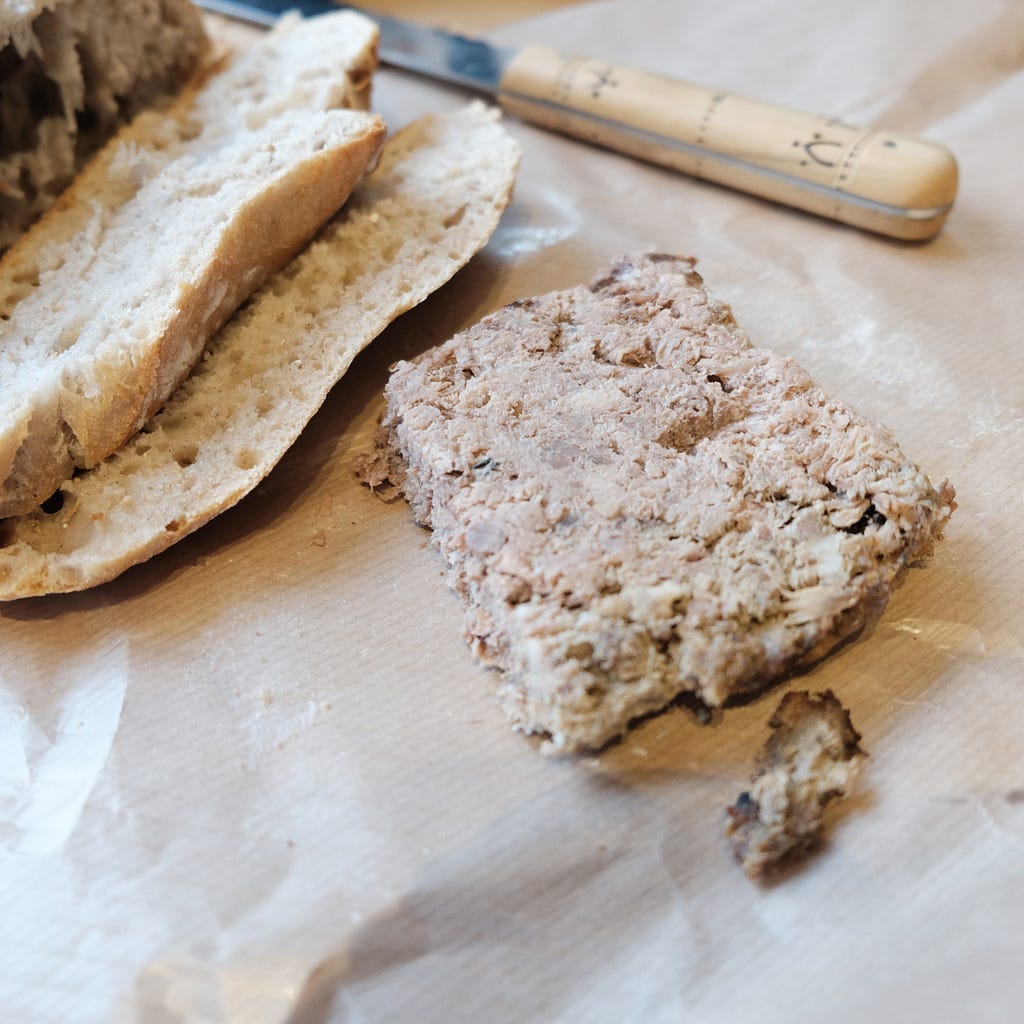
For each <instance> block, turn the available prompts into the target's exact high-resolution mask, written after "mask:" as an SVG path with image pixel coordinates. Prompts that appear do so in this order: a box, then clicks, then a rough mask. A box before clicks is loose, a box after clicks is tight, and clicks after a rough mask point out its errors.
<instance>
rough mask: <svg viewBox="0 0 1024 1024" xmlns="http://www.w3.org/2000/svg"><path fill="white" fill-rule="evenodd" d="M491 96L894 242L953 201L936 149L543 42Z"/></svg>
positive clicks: (941, 214)
mask: <svg viewBox="0 0 1024 1024" xmlns="http://www.w3.org/2000/svg"><path fill="white" fill-rule="evenodd" d="M499 96H500V100H501V104H502V106H503V107H504V108H505V109H506V110H507V111H508V112H509V113H510V114H513V115H514V116H516V117H520V118H522V119H523V120H526V121H531V122H533V123H535V124H538V125H541V126H543V127H545V128H550V129H553V130H555V131H559V132H562V133H563V134H566V135H571V136H573V137H575V138H581V139H585V140H587V141H589V142H594V143H596V144H598V145H601V146H605V147H608V148H610V149H615V150H618V151H620V152H624V153H628V154H629V155H631V156H636V157H640V158H641V159H644V160H648V161H650V162H652V163H656V164H661V165H663V166H666V167H670V168H672V169H674V170H677V171H683V172H685V173H687V174H691V175H694V176H695V177H698V178H704V179H706V180H708V181H713V182H716V183H718V184H721V185H727V186H730V187H732V188H736V189H739V190H741V191H744V192H748V193H751V194H752V195H756V196H760V197H762V198H765V199H770V200H772V201H774V202H778V203H784V204H786V205H788V206H793V207H796V208H797V209H801V210H806V211H808V212H810V213H814V214H818V215H820V216H823V217H829V218H831V219H833V220H837V221H841V222H843V223H846V224H851V225H854V226H856V227H859V228H865V229H867V230H869V231H875V232H879V233H881V234H884V235H889V236H891V237H894V238H901V239H926V238H931V237H932V236H933V235H935V234H936V233H937V232H938V231H939V229H940V228H941V227H942V224H943V223H944V222H945V219H946V216H947V215H948V213H949V211H950V209H951V208H952V205H953V202H954V199H955V198H956V190H957V165H956V161H955V159H954V158H953V155H952V154H951V153H950V152H949V151H948V150H947V149H945V148H944V147H943V146H939V145H936V144H934V143H930V142H925V141H923V140H921V139H916V138H912V137H910V136H905V135H898V134H894V133H891V132H879V131H865V130H862V129H859V128H854V127H851V126H849V125H846V124H843V123H842V122H840V121H836V120H831V119H829V120H826V119H823V118H819V117H814V116H812V115H809V114H803V113H798V112H797V111H793V110H788V109H786V108H785V107H780V106H774V105H771V104H766V103H761V102H758V101H756V100H751V99H748V98H746V97H743V96H738V95H735V94H733V93H729V92H721V91H714V90H711V89H706V88H704V87H702V86H697V85H691V84H690V83H687V82H682V81H678V80H676V79H670V78H664V77H662V76H659V75H653V74H648V73H646V72H642V71H635V70H633V69H631V68H625V67H622V66H620V65H616V64H611V63H608V62H607V61H600V60H591V59H586V58H567V57H565V56H562V55H561V54H559V53H558V52H557V51H555V50H551V49H548V48H546V47H527V48H526V49H524V50H521V51H520V52H519V53H517V54H516V56H515V57H514V58H513V60H512V61H511V62H510V64H509V66H508V67H507V68H506V70H505V73H504V75H503V76H502V80H501V87H500V93H499Z"/></svg>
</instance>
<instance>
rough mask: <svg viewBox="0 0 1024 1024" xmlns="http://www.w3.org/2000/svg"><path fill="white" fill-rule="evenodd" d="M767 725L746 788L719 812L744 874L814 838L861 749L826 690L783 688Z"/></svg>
mask: <svg viewBox="0 0 1024 1024" xmlns="http://www.w3.org/2000/svg"><path fill="white" fill-rule="evenodd" d="M768 724H769V726H770V727H771V729H772V733H771V735H770V736H769V738H768V741H767V743H766V744H765V747H764V750H763V751H762V752H761V754H760V756H759V757H758V760H757V767H756V769H755V771H754V774H753V776H752V777H751V784H750V787H749V788H748V789H747V790H745V791H744V792H742V793H740V795H739V796H738V797H737V799H736V802H735V803H734V804H733V805H732V806H731V807H730V808H729V809H728V812H727V814H728V819H727V824H726V834H727V835H728V837H729V839H730V841H731V843H732V849H733V853H734V854H735V856H736V860H737V861H738V862H739V863H740V864H741V865H742V866H743V870H744V871H745V872H746V873H747V875H748V876H749V877H750V878H752V879H763V878H765V877H767V876H768V875H770V874H771V873H773V872H774V871H775V870H777V869H779V868H782V867H785V866H790V865H792V864H793V863H794V862H796V861H798V860H799V859H801V858H802V857H804V856H806V855H807V854H809V853H811V852H813V851H814V850H815V849H816V848H817V847H819V846H820V845H821V842H822V839H823V837H824V832H825V823H824V818H823V812H824V809H825V807H826V805H827V804H829V803H831V802H832V801H833V800H835V799H837V798H840V797H844V796H846V795H847V794H848V793H849V792H850V789H851V788H852V786H853V782H854V780H855V778H856V776H857V774H858V772H859V770H860V767H861V764H862V763H863V760H864V758H865V757H866V756H867V755H866V753H865V752H864V750H863V749H862V748H861V746H860V739H861V737H860V733H858V732H857V730H856V729H854V727H853V723H852V722H851V721H850V714H849V712H848V711H847V710H846V709H845V708H844V707H843V706H842V704H840V703H839V701H838V699H837V698H836V696H835V694H834V693H832V691H831V690H826V691H824V692H823V693H819V694H815V695H812V694H810V693H808V692H807V691H794V692H791V693H787V694H786V696H785V697H783V699H782V702H781V703H780V704H779V706H778V708H777V709H776V711H775V714H774V715H772V717H771V719H770V720H769V723H768Z"/></svg>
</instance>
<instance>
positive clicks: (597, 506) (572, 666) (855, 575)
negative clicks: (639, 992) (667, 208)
mask: <svg viewBox="0 0 1024 1024" xmlns="http://www.w3.org/2000/svg"><path fill="white" fill-rule="evenodd" d="M386 397H387V406H386V410H385V414H384V416H383V418H382V424H381V432H380V437H379V450H380V453H381V454H380V456H379V463H380V466H379V468H378V471H377V473H376V475H375V477H374V479H376V480H377V481H380V480H382V479H384V478H389V479H390V481H391V482H392V483H393V484H394V485H395V486H397V487H399V488H401V490H402V491H403V492H404V494H405V497H406V498H407V500H408V501H409V503H410V505H411V507H412V510H413V513H414V515H415V517H416V519H417V520H418V521H419V522H420V523H422V524H424V525H426V526H428V527H430V528H431V530H432V531H433V540H434V542H435V543H436V545H437V546H438V548H439V549H440V552H441V554H442V556H443V558H444V561H445V563H446V565H447V569H448V578H449V582H450V584H451V586H452V587H453V588H454V589H455V590H456V592H457V593H458V594H459V595H460V597H461V598H462V600H463V602H464V603H465V607H466V612H467V632H468V638H469V640H470V642H471V644H472V647H473V649H474V651H475V652H476V653H477V655H478V656H480V657H481V658H482V659H484V660H485V661H486V662H488V663H489V664H491V665H494V666H496V667H498V668H499V669H501V670H502V672H503V679H502V683H501V688H500V692H501V697H502V702H503V705H504V707H505V710H506V711H507V713H508V714H509V716H510V718H511V720H512V722H513V723H514V725H515V726H516V727H517V728H519V729H521V730H523V731H525V732H528V733H539V734H543V735H545V736H547V737H548V739H549V747H553V748H554V749H557V750H564V751H574V750H587V749H596V748H600V747H601V746H603V745H604V744H606V743H608V742H609V741H611V740H613V739H615V738H616V737H618V736H620V735H621V734H622V733H623V732H625V731H626V730H627V728H628V727H629V724H630V722H631V721H632V720H634V719H635V718H637V717H638V716H642V715H645V714H648V713H651V712H654V711H657V710H659V709H662V708H664V707H665V706H666V705H668V704H669V703H670V702H672V701H673V700H674V699H675V698H676V697H677V696H679V695H680V694H682V693H686V692H690V693H692V694H694V695H696V697H697V698H699V700H701V701H703V702H705V703H707V704H709V705H711V706H720V705H722V704H723V703H724V702H725V701H727V700H728V699H729V698H730V697H732V696H733V695H736V694H741V693H743V692H745V691H749V690H751V689H755V688H760V687H762V686H764V685H765V684H767V683H768V682H769V681H772V680H775V679H778V678H779V677H781V676H783V675H785V674H787V673H789V672H791V671H792V670H793V669H794V668H796V667H797V666H799V665H801V664H805V663H808V662H810V661H813V660H816V659H818V658H820V657H821V656H823V655H824V654H825V653H826V652H827V651H829V650H830V649H832V648H833V647H834V646H835V645H836V644H838V643H839V642H840V641H841V640H843V639H844V638H845V637H848V636H850V635H851V634H852V633H854V632H855V631H857V630H858V629H860V628H861V627H862V626H863V625H864V624H865V623H866V622H868V621H870V620H872V619H874V618H875V617H876V616H878V615H879V614H880V613H881V611H882V609H883V607H884V606H885V603H886V600H887V599H888V597H889V594H890V593H891V591H892V589H893V587H894V585H895V583H896V581H897V578H898V576H899V575H900V573H901V571H902V570H903V569H904V568H906V567H907V566H908V565H909V564H911V563H912V562H914V561H916V560H918V559H920V558H922V557H923V556H926V555H928V554H929V553H930V551H931V548H932V545H933V542H934V540H935V539H936V537H937V536H938V535H939V534H940V532H941V529H942V527H943V525H944V523H945V522H946V520H947V518H948V517H949V514H950V512H951V511H952V509H953V507H954V501H953V490H952V488H951V487H950V486H949V485H948V484H943V485H942V486H941V487H939V488H935V487H933V486H932V484H931V483H930V482H929V480H928V478H927V477H926V476H925V475H924V473H922V472H921V470H920V469H918V468H917V467H916V466H915V465H913V464H912V463H911V462H910V460H909V459H907V457H906V456H905V455H904V454H903V452H902V451H901V450H900V448H899V447H898V445H897V444H896V442H895V440H894V439H893V437H892V436H891V434H890V433H889V432H888V431H887V430H886V429H885V428H883V427H881V426H878V425H876V424H874V423H871V422H869V421H868V420H866V419H864V418H863V417H861V416H858V415H857V414H856V413H854V412H853V411H851V410H850V409H849V408H847V407H846V406H845V405H843V404H842V403H841V402H839V401H836V400H835V399H833V398H831V397H830V396H829V395H827V394H826V393H825V392H824V391H823V390H822V389H821V388H820V387H818V386H817V385H816V384H815V383H814V382H813V381H812V380H811V378H810V377H809V376H808V374H807V373H806V372H805V371H804V370H802V369H801V368H800V367H799V366H797V365H796V364H795V363H794V362H793V361H792V360H790V359H785V358H782V357H779V356H777V355H775V354H773V353H771V352H768V351H766V350H764V349H760V348H755V347H753V346H752V345H751V343H750V341H749V340H748V339H747V337H746V336H745V335H744V334H743V333H742V331H740V329H739V328H738V327H737V325H736V322H735V320H734V318H733V315H732V313H731V311H730V309H729V307H728V306H727V305H725V304H724V303H722V302H721V301H718V300H717V299H715V298H713V297H712V296H710V295H709V294H708V292H707V291H706V290H705V288H704V284H703V281H702V279H701V277H700V275H699V274H698V273H697V272H696V270H695V261H694V260H693V259H690V258H687V257H681V256H671V255H663V254H647V255H643V256H638V257H632V258H626V259H623V260H622V261H620V262H619V263H617V264H616V265H615V266H613V267H612V268H611V269H610V270H609V271H608V272H607V273H605V274H602V275H601V276H600V277H599V278H598V279H597V280H596V281H595V283H594V284H593V285H592V286H591V287H590V288H586V287H577V288H574V289H571V290H568V291H561V292H554V293H552V294H549V295H546V296H542V297H539V298H532V299H526V300H522V301H519V302H515V303H512V304H511V305H509V306H507V307H505V308H504V309H501V310H499V311H498V312H496V313H494V314H492V315H490V316H488V317H486V318H485V319H483V320H482V321H481V322H480V323H478V324H477V325H475V326H474V327H472V328H470V329H468V330H467V331H465V332H463V333H461V334H459V335H457V336H456V337H455V338H453V339H451V340H450V341H448V342H446V343H445V344H443V345H441V346H438V347H437V348H435V349H433V350H431V351H429V352H427V353H425V354H424V355H422V356H421V357H419V358H418V359H416V360H414V361H412V362H402V363H399V364H398V365H397V366H396V367H395V370H394V373H393V374H392V377H391V379H390V381H389V383H388V386H387V395H386Z"/></svg>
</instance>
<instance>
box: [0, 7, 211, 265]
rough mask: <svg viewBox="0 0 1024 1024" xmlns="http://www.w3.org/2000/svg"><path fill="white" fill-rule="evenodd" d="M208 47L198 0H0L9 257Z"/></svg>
mask: <svg viewBox="0 0 1024 1024" xmlns="http://www.w3.org/2000/svg"><path fill="white" fill-rule="evenodd" d="M208 52H209V41H208V39H207V37H206V33H205V31H204V29H203V23H202V18H201V17H200V14H199V11H198V8H196V7H195V6H194V5H193V4H192V3H190V2H189V0H156V2H153V3H147V4H136V3H124V2H123V0H89V2H85V0H48V2H45V3H44V2H43V0H33V2H28V3H26V2H20V3H11V2H10V0H4V2H3V3H0V63H2V64H3V66H4V68H5V72H4V81H3V89H2V95H0V122H2V123H3V127H4V132H3V138H2V139H0V253H2V252H3V251H4V250H5V249H7V248H8V247H9V246H11V245H12V244H13V243H14V242H15V241H17V239H18V238H19V237H20V236H21V234H22V233H23V232H24V231H25V229H26V228H28V226H29V225H30V224H31V223H32V222H33V221H35V220H36V219H37V218H38V217H39V215H40V214H42V213H43V212H44V211H45V210H47V209H48V208H49V207H50V206H52V205H53V203H54V202H55V201H56V199H57V197H58V196H59V195H60V193H61V192H62V190H63V189H64V188H65V187H66V186H67V185H68V184H69V182H70V181H71V179H72V177H73V176H74V174H75V172H76V171H77V170H79V169H80V168H81V167H82V166H83V165H84V163H85V162H86V161H87V160H88V159H89V158H90V157H91V156H92V154H93V153H95V152H96V151H97V150H98V149H99V147H100V146H101V145H103V143H104V142H105V141H106V140H107V139H108V138H110V137H111V136H112V135H113V134H114V133H115V132H116V131H117V130H118V128H120V126H121V125H123V124H126V123H127V122H128V121H130V120H131V119H132V118H133V117H134V116H135V115H136V114H138V113H139V112H140V111H142V110H147V109H151V108H155V107H160V106H161V105H162V104H165V103H166V102H169V101H170V100H171V99H173V97H174V96H175V95H176V94H177V93H178V91H179V90H180V89H181V88H182V87H183V86H184V85H185V83H186V82H187V81H188V79H189V78H190V77H191V76H192V75H194V74H195V73H196V72H197V70H198V69H199V68H200V66H201V64H202V62H203V60H204V58H205V57H206V55H207V54H208Z"/></svg>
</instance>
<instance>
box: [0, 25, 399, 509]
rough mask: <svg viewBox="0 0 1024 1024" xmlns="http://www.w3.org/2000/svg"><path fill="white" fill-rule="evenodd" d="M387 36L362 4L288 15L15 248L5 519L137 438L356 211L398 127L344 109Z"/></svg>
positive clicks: (127, 140) (106, 155) (147, 127)
mask: <svg viewBox="0 0 1024 1024" xmlns="http://www.w3.org/2000/svg"><path fill="white" fill-rule="evenodd" d="M376 36H377V33H376V27H375V26H374V25H373V24H372V23H371V22H369V21H368V20H367V19H365V18H361V17H359V16H357V15H352V14H347V13H341V14H337V15H330V16H328V17H325V18H321V19H317V21H316V23H315V24H314V23H313V22H306V21H302V20H300V19H289V20H288V21H287V22H286V23H285V24H283V25H282V26H281V27H280V28H279V29H278V30H277V31H275V32H274V33H271V34H270V35H269V36H267V37H265V39H263V40H262V41H261V42H260V43H258V44H256V45H255V46H254V47H253V48H252V49H251V50H249V51H246V52H245V53H244V55H243V56H242V57H241V58H240V59H239V60H238V61H237V62H235V63H234V64H232V65H231V66H230V67H229V68H228V69H227V70H226V71H224V72H222V73H220V74H218V75H215V76H214V77H213V78H211V79H210V80H209V82H208V83H207V84H206V85H205V86H203V87H202V88H201V89H200V90H199V91H198V92H196V93H194V94H192V95H190V96H188V97H187V98H183V100H182V101H181V102H180V103H179V104H178V105H176V106H175V107H174V108H173V110H172V111H171V112H170V114H169V115H159V116H158V115H148V114H144V115H142V116H141V117H140V118H139V119H137V120H136V121H135V122H134V123H133V124H132V125H131V126H130V127H129V128H128V129H127V130H126V131H125V132H124V133H123V134H122V135H121V136H119V137H118V139H117V140H115V141H113V142H112V143H110V144H109V145H108V147H107V148H106V150H105V151H104V152H103V154H102V155H101V157H100V158H99V159H98V160H97V161H96V162H95V164H94V165H93V166H91V167H90V168H88V169H87V171H86V172H85V173H84V174H83V175H82V177H81V178H80V179H79V180H77V181H76V184H75V185H74V186H73V187H72V189H71V190H70V192H69V193H68V194H67V195H66V196H65V197H64V198H63V199H62V200H61V202H60V203H58V205H57V207H56V208H54V209H53V210H51V212H50V213H49V214H48V215H47V216H46V217H45V218H44V219H43V220H42V221H41V222H40V223H39V224H37V225H36V227H35V228H34V229H33V230H31V231H30V232H29V233H28V234H27V235H25V236H24V237H23V238H22V240H21V241H20V242H19V243H18V244H17V245H16V246H15V247H14V248H13V249H12V250H11V251H10V252H9V253H8V254H7V256H6V258H5V259H4V260H3V262H2V263H0V318H2V322H0V382H2V388H0V516H7V515H12V514H17V513H23V512H26V511H28V510H30V509H31V508H33V507H35V506H36V505H38V504H39V503H40V502H42V501H43V500H45V499H46V498H47V497H48V496H49V495H50V494H51V493H52V492H53V490H54V489H55V488H56V487H57V486H59V485H60V483H61V481H62V480H64V479H66V478H67V477H68V476H69V475H70V474H71V472H72V471H73V470H74V469H76V468H79V469H80V468H88V467H89V466H93V465H95V464H96V463H97V462H98V461H100V460H101V459H103V458H104V457H105V456H107V455H109V454H110V453H111V452H112V451H114V450H116V449H117V448H118V447H119V446H120V445H121V444H123V443H124V441H125V440H126V439H127V438H129V437H131V435H132V434H134V433H135V432H136V431H137V430H138V429H139V428H140V427H141V426H142V424H143V423H145V422H146V420H148V419H149V418H150V417H151V416H152V415H153V413H154V412H155V411H156V410H157V409H158V408H159V407H160V405H161V404H162V403H163V401H164V400H165V399H166V398H167V396H168V395H169V394H170V393H171V392H172V391H173V390H174V388H175V387H176V386H177V385H178V383H179V382H180V381H181V380H182V379H183V378H184V376H185V375H186V374H187V373H188V371H189V369H190V368H191V367H192V365H193V364H194V363H195V360H196V359H198V357H199V355H200V354H201V352H202V350H203V348H204V346H205V344H206V342H207V340H208V339H209V338H210V336H211V335H212V334H213V333H214V332H215V331H216V330H217V329H218V328H219V327H220V326H221V325H222V324H223V323H224V322H225V320H226V319H227V318H228V317H229V316H230V315H231V313H232V312H234V310H235V309H237V307H238V305H239V304H240V303H241V302H242V301H243V300H244V299H245V298H246V297H247V296H248V295H250V294H251V293H252V292H253V291H254V290H255V289H256V288H258V287H259V285H260V284H261V283H262V282H263V281H264V280H265V279H266V277H267V275H268V274H270V273H272V272H273V271H275V270H277V269H279V268H280V267H282V266H284V264H285V263H287V262H288V261H289V260H290V259H291V258H292V257H293V256H294V254H295V253H296V252H297V251H298V250H299V249H300V248H301V247H302V246H304V245H305V244H306V243H307V242H308V241H309V239H310V238H311V237H312V235H313V234H314V233H315V232H316V231H317V230H318V229H319V228H320V227H321V226H322V225H323V224H324V222H325V221H326V220H327V219H328V218H329V217H330V216H331V215H332V214H334V213H335V212H336V211H337V210H338V208H339V207H340V206H341V205H342V203H343V202H344V201H345V199H346V198H347V196H348V194H349V192H350V191H351V189H352V188H353V186H354V185H355V184H356V182H358V181H359V179H360V178H361V177H362V176H363V174H364V173H365V171H366V170H367V168H368V167H370V166H371V165H372V163H373V162H374V161H375V159H376V157H377V155H378V152H379V149H380V146H381V145H382V143H383V139H384V134H385V128H384V125H383V122H381V121H380V119H379V118H377V117H375V116H373V115H370V114H366V113H363V112H361V111H352V110H340V109H332V108H333V107H337V106H344V105H345V104H346V103H350V102H352V101H353V100H356V101H358V100H359V98H360V96H361V94H362V92H363V90H364V88H365V70H366V66H367V60H368V59H371V60H372V54H373V52H374V46H375V42H376ZM346 67H349V68H353V69H354V70H355V73H356V83H355V84H353V82H352V81H351V80H350V78H349V76H348V74H347V73H346Z"/></svg>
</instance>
